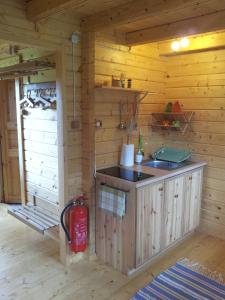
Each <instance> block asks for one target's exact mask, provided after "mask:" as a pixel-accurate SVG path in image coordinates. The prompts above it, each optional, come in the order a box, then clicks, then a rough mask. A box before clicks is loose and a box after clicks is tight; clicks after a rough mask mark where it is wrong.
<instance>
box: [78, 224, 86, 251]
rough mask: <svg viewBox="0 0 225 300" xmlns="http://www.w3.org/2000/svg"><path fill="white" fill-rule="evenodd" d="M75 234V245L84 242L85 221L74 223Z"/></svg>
mask: <svg viewBox="0 0 225 300" xmlns="http://www.w3.org/2000/svg"><path fill="white" fill-rule="evenodd" d="M75 235H76V238H75V241H76V245H77V246H79V245H82V244H84V243H86V238H87V230H86V224H85V223H79V224H75Z"/></svg>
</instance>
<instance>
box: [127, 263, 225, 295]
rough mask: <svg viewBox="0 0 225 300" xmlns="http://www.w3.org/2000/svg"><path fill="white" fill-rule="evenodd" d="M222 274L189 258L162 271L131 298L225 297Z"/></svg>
mask: <svg viewBox="0 0 225 300" xmlns="http://www.w3.org/2000/svg"><path fill="white" fill-rule="evenodd" d="M222 282H223V277H222V275H219V274H216V273H215V272H210V271H209V270H208V269H206V268H204V267H202V266H200V265H199V264H198V263H193V262H190V261H189V260H187V259H183V260H182V261H179V262H177V263H176V264H175V265H174V266H172V267H171V268H169V269H167V270H166V271H165V272H163V273H160V274H159V275H158V276H157V277H156V278H155V279H154V280H153V281H152V282H151V283H149V284H148V285H147V286H145V287H144V288H143V289H141V290H139V291H138V292H137V293H136V294H135V295H134V296H133V297H132V298H131V299H130V300H159V299H160V300H161V299H162V300H169V299H170V300H183V299H188V300H189V299H191V300H193V299H197V300H203V299H204V300H206V299H210V300H217V299H218V300H219V299H225V285H224V284H222Z"/></svg>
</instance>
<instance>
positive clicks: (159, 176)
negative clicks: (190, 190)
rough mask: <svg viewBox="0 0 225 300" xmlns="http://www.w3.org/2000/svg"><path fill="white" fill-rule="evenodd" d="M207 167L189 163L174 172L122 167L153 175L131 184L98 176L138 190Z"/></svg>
mask: <svg viewBox="0 0 225 300" xmlns="http://www.w3.org/2000/svg"><path fill="white" fill-rule="evenodd" d="M205 165H207V163H206V162H205V161H194V160H193V161H191V163H188V165H186V166H183V167H181V168H178V169H173V170H162V169H159V168H153V167H148V166H143V165H138V164H135V165H134V166H133V167H121V168H123V169H127V170H131V171H137V172H143V173H146V174H149V175H153V176H154V177H150V178H147V179H143V180H140V181H137V182H131V181H127V180H124V179H120V178H117V177H113V176H110V175H106V174H102V173H98V170H97V173H98V176H104V177H106V178H114V179H115V180H119V181H120V182H121V181H122V182H124V181H126V182H129V183H130V184H132V185H133V186H135V187H136V188H139V187H142V186H145V185H147V184H150V183H154V182H157V181H160V180H164V179H167V178H170V177H173V176H178V175H180V174H183V173H186V172H190V171H192V170H195V169H198V168H201V167H203V166H205Z"/></svg>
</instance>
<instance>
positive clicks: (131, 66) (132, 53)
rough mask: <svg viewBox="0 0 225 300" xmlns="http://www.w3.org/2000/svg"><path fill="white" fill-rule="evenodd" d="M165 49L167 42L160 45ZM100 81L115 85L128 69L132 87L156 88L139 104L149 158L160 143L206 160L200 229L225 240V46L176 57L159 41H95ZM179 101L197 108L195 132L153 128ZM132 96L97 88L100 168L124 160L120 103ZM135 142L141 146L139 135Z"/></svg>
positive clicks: (127, 72) (97, 155) (123, 134)
mask: <svg viewBox="0 0 225 300" xmlns="http://www.w3.org/2000/svg"><path fill="white" fill-rule="evenodd" d="M161 47H162V45H161ZM95 62H96V64H95V68H96V69H95V74H96V75H95V82H96V85H101V84H104V85H110V84H111V77H112V75H114V76H115V77H119V76H120V74H121V73H125V75H126V77H130V78H132V79H133V87H134V88H140V89H145V90H148V91H155V92H156V95H150V96H148V97H147V98H145V100H144V101H143V102H142V104H141V106H140V117H139V126H141V127H142V129H143V133H144V150H145V156H146V158H147V156H148V155H149V154H150V153H152V152H153V151H154V150H155V149H157V148H159V147H161V146H172V147H177V148H181V149H182V148H184V149H189V150H190V151H192V153H193V158H195V159H198V160H205V161H207V163H208V166H207V167H206V168H205V173H204V190H203V202H202V210H201V229H202V230H205V231H207V232H209V233H212V234H213V235H217V236H218V237H223V238H225V234H224V232H225V230H224V226H225V223H224V217H225V204H224V191H225V190H224V178H225V177H224V176H225V167H224V166H225V138H224V135H225V130H224V128H225V126H224V122H225V113H224V108H225V98H224V96H225V92H224V91H225V84H224V82H225V81H224V80H225V72H224V64H225V50H216V51H215V50H213V51H206V52H201V53H200V52H199V53H192V54H186V55H179V56H174V57H167V58H166V57H162V56H159V52H158V49H157V45H156V44H151V45H142V46H135V47H132V48H128V47H126V46H122V45H119V44H118V43H116V42H115V43H112V42H111V43H109V42H108V41H107V40H103V39H99V40H97V42H96V61H95ZM176 100H179V101H180V103H181V104H182V107H183V109H184V110H187V111H194V112H195V115H194V120H193V123H192V126H193V132H188V133H187V134H186V135H185V136H181V135H180V134H178V133H172V134H171V133H158V132H154V131H152V130H151V128H150V124H151V113H152V112H154V111H163V110H164V107H165V104H166V103H167V102H168V101H172V102H173V101H176ZM121 101H124V102H125V103H126V102H127V101H133V98H132V96H131V95H130V96H129V97H127V94H124V93H122V92H121V93H119V92H118V93H116V92H112V91H103V90H101V89H97V90H96V91H95V118H96V119H99V120H102V124H103V126H102V128H101V129H96V131H95V136H96V137H95V141H96V166H97V169H98V168H102V167H107V166H112V165H115V164H117V163H118V162H119V157H120V149H121V145H122V143H123V142H126V133H125V132H124V131H121V130H119V129H118V124H119V121H120V118H119V103H120V102H121ZM135 135H136V134H134V141H135V143H136V144H137V139H136V138H135Z"/></svg>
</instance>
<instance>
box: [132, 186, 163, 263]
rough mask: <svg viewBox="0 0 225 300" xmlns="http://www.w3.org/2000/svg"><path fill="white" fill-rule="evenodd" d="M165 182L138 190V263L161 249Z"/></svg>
mask: <svg viewBox="0 0 225 300" xmlns="http://www.w3.org/2000/svg"><path fill="white" fill-rule="evenodd" d="M163 190H164V184H163V182H158V183H155V184H150V185H147V186H144V187H142V188H139V189H138V190H137V227H136V265H137V266H139V265H141V264H143V263H144V262H146V261H147V260H149V259H150V258H151V257H152V256H153V255H155V254H156V253H158V252H159V251H160V250H161V232H162V220H163V202H164V191H163Z"/></svg>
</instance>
